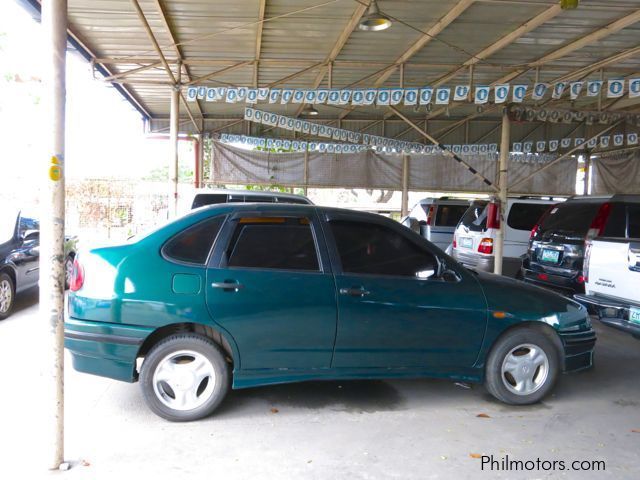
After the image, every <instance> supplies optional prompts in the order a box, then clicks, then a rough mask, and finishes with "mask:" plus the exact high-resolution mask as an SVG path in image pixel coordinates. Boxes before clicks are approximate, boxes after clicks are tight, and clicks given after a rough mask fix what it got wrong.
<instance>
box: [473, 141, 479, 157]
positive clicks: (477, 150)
mask: <svg viewBox="0 0 640 480" xmlns="http://www.w3.org/2000/svg"><path fill="white" fill-rule="evenodd" d="M479 149H480V147H479V146H478V145H475V144H474V145H471V154H472V155H477V154H478V152H479Z"/></svg>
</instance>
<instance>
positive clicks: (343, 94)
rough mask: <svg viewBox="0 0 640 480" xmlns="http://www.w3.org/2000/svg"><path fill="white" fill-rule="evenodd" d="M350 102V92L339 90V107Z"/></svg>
mask: <svg viewBox="0 0 640 480" xmlns="http://www.w3.org/2000/svg"><path fill="white" fill-rule="evenodd" d="M349 100H351V90H340V103H339V105H346V104H347V103H349Z"/></svg>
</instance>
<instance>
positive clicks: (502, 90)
mask: <svg viewBox="0 0 640 480" xmlns="http://www.w3.org/2000/svg"><path fill="white" fill-rule="evenodd" d="M493 95H494V97H495V102H496V103H504V102H506V101H507V98H508V97H509V84H508V83H504V84H502V85H496V86H495V87H494V89H493Z"/></svg>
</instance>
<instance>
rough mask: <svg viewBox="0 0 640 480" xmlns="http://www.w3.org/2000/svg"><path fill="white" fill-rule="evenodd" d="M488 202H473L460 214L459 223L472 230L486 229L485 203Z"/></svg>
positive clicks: (480, 230)
mask: <svg viewBox="0 0 640 480" xmlns="http://www.w3.org/2000/svg"><path fill="white" fill-rule="evenodd" d="M488 204H489V202H473V203H472V204H471V206H470V207H469V208H468V209H467V211H466V212H465V214H464V215H463V216H462V220H460V223H461V224H462V225H464V226H465V227H467V229H468V230H470V231H472V232H482V231H483V230H486V229H487V205H488Z"/></svg>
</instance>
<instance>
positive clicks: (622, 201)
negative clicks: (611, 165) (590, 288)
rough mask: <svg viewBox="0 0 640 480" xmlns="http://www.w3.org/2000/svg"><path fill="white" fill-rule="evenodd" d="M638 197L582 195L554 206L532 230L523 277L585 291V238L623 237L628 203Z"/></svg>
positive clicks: (570, 289)
mask: <svg viewBox="0 0 640 480" xmlns="http://www.w3.org/2000/svg"><path fill="white" fill-rule="evenodd" d="M637 199H638V195H605V196H590V197H583V196H580V197H572V198H570V199H569V200H567V201H566V202H564V203H560V204H557V205H553V206H552V207H551V208H550V209H549V210H547V211H546V212H545V214H544V215H543V216H542V217H541V218H540V220H539V221H538V223H537V224H536V225H535V226H534V227H533V230H531V238H530V240H529V249H528V251H527V256H526V257H525V259H524V260H523V262H522V271H521V273H522V277H523V279H524V280H525V281H527V282H531V283H536V284H539V285H542V286H547V287H551V288H553V289H557V290H560V291H562V292H564V293H568V294H571V293H584V282H585V278H584V275H583V269H582V263H583V260H584V249H585V241H586V240H589V239H592V238H594V237H597V236H607V237H618V236H622V237H624V229H625V225H626V220H625V211H626V210H625V206H626V204H627V203H629V202H632V201H633V202H637V201H638V200H637Z"/></svg>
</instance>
